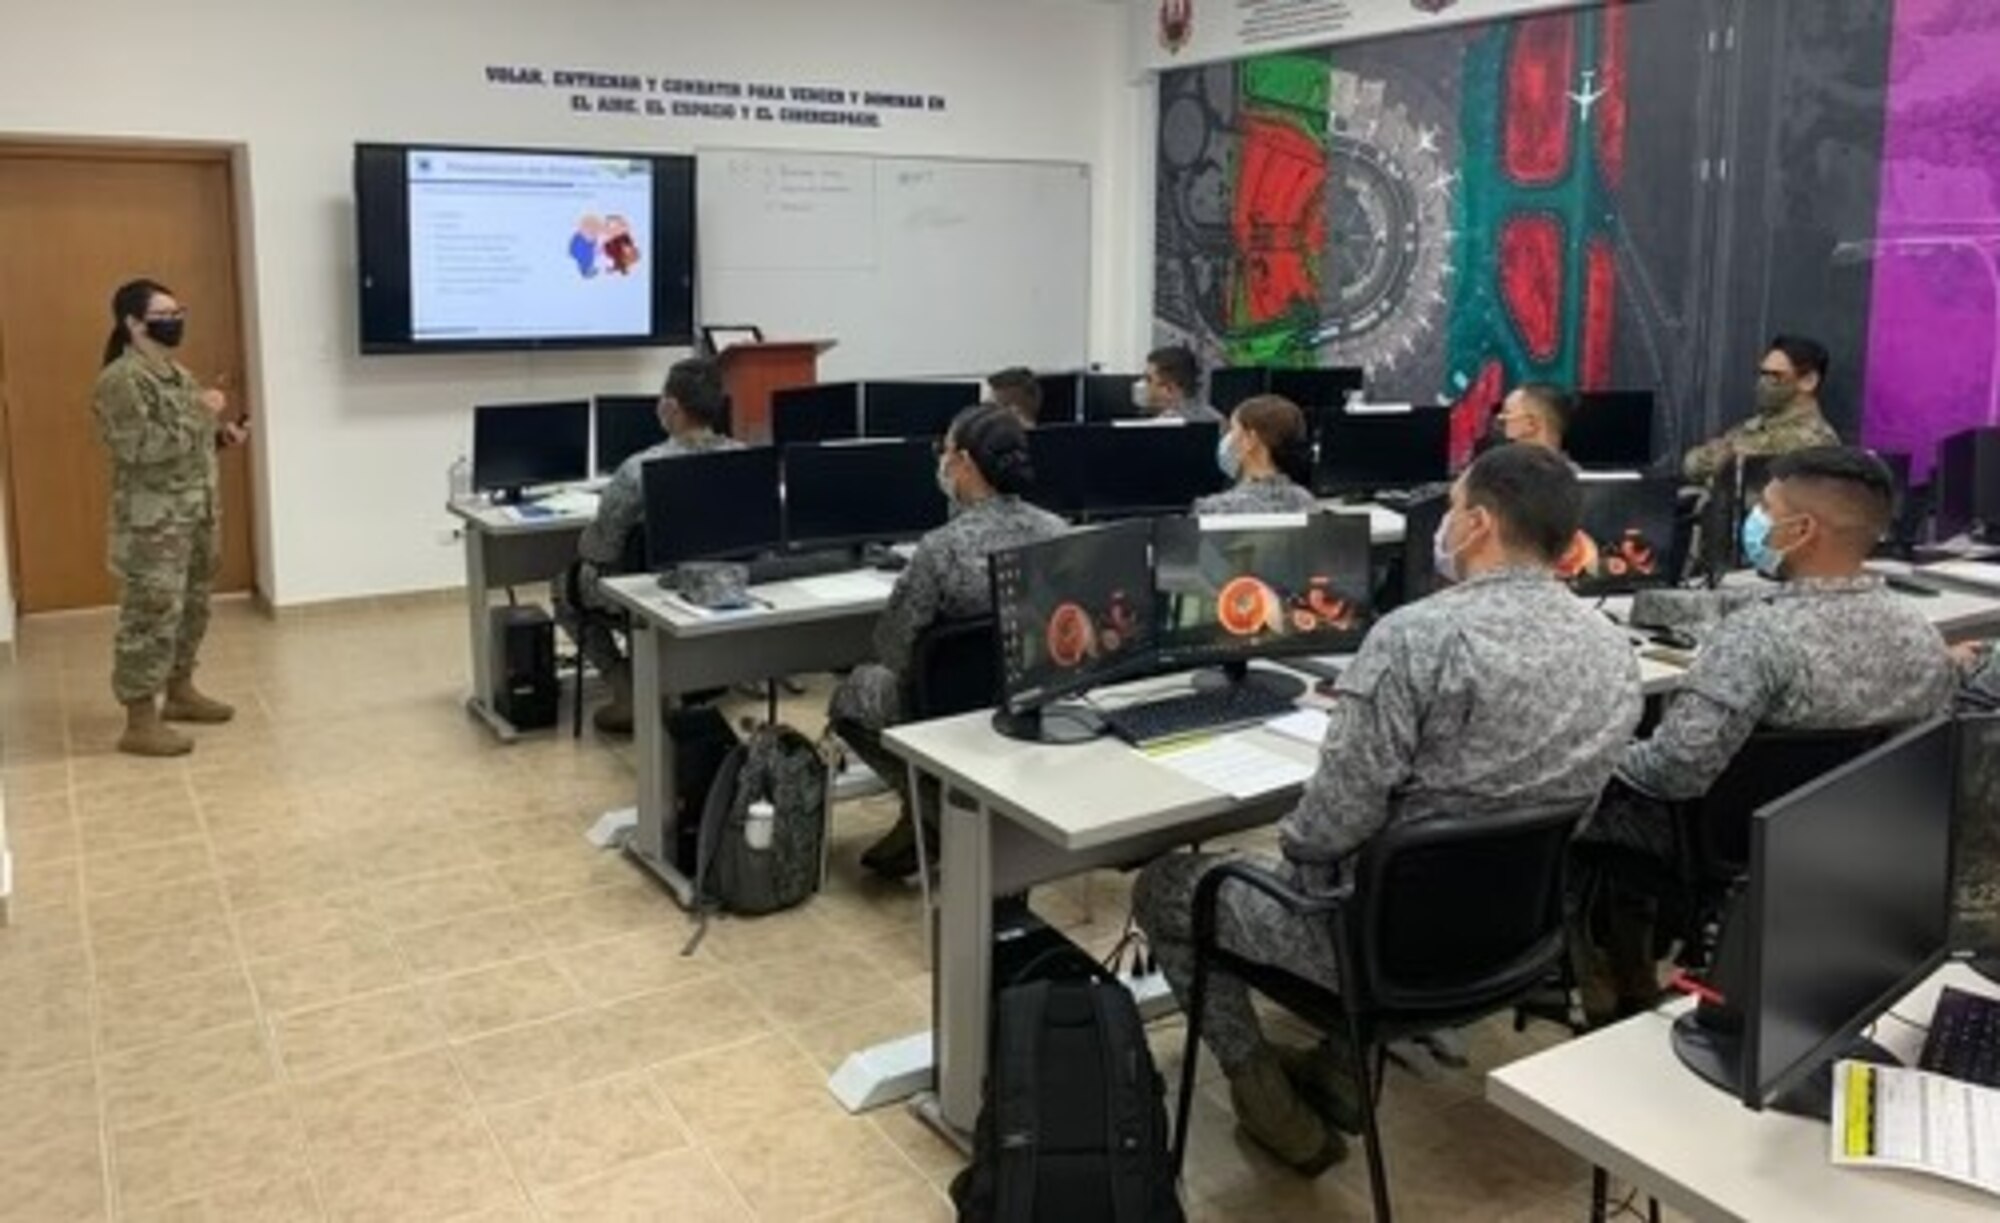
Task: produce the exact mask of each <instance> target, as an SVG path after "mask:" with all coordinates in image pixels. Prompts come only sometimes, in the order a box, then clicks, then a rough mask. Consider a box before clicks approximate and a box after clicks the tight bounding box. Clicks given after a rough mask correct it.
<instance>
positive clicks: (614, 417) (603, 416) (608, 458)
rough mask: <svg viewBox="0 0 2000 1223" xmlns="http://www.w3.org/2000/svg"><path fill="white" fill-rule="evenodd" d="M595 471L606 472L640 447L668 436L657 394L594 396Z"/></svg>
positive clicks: (605, 474) (663, 439)
mask: <svg viewBox="0 0 2000 1223" xmlns="http://www.w3.org/2000/svg"><path fill="white" fill-rule="evenodd" d="M596 408H597V474H598V475H600V476H608V475H610V474H611V473H612V472H614V471H617V470H618V466H619V464H621V463H623V462H624V461H625V460H626V459H629V458H631V457H632V456H633V455H635V454H638V453H639V452H640V451H642V450H645V449H647V448H648V447H651V446H657V445H659V444H660V443H661V442H664V441H666V440H667V430H666V426H664V425H662V424H661V423H660V397H659V396H658V395H599V396H598V397H597V404H596Z"/></svg>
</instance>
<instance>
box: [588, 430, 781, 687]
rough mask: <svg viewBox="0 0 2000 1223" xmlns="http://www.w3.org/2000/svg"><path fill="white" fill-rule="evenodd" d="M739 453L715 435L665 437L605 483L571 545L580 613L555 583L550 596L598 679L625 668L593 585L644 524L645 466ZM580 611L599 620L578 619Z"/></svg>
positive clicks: (615, 565) (608, 573)
mask: <svg viewBox="0 0 2000 1223" xmlns="http://www.w3.org/2000/svg"><path fill="white" fill-rule="evenodd" d="M742 448H743V443H741V442H739V441H736V440H735V439H733V438H729V437H724V436H723V435H722V434H720V433H697V434H693V435H691V436H688V437H670V438H668V439H667V440H666V441H664V442H661V443H659V444H658V445H656V446H649V447H647V448H646V449H644V450H641V451H640V452H639V453H637V454H635V455H632V456H630V457H628V458H627V459H626V460H625V461H624V462H623V463H620V464H619V465H618V470H617V471H616V472H614V473H612V476H611V482H610V483H609V484H606V485H605V486H604V491H603V493H601V494H600V495H599V496H598V499H597V516H596V517H595V518H593V519H591V522H590V525H589V526H587V527H585V528H584V529H583V536H582V538H580V539H578V540H577V544H576V553H577V556H578V557H579V558H580V559H581V560H582V561H583V565H582V568H581V571H580V572H579V573H578V574H577V590H578V593H579V595H580V597H581V598H580V601H581V602H582V604H583V609H578V608H576V607H573V606H571V605H570V604H569V602H568V600H567V598H566V597H565V596H566V592H565V591H564V590H563V589H562V586H561V583H558V584H557V588H556V592H555V604H556V619H557V620H558V621H560V622H561V623H562V625H563V629H564V631H565V632H567V633H569V634H570V637H571V639H572V640H574V641H575V642H576V643H577V648H578V649H579V650H581V651H582V652H583V656H584V657H585V658H587V659H589V660H590V665H591V666H593V667H595V668H597V673H598V674H599V675H610V674H612V673H613V672H614V671H616V670H618V669H620V668H622V667H623V666H624V665H625V651H624V650H623V648H621V647H620V646H619V644H618V638H617V636H616V635H615V634H614V633H613V632H612V631H611V628H610V627H609V625H608V624H607V623H606V622H605V618H604V617H605V615H606V614H611V613H614V612H615V610H616V609H615V608H613V607H612V605H611V604H609V603H607V602H606V601H605V600H604V599H603V598H602V596H600V595H599V594H598V592H597V582H598V579H599V578H600V577H615V576H617V575H618V573H619V571H620V566H621V564H622V562H623V558H624V554H625V542H626V540H627V538H628V537H629V536H630V535H631V534H632V532H633V531H635V530H637V529H638V528H639V527H640V526H642V525H644V523H645V521H646V489H645V485H644V483H643V482H642V481H643V476H644V471H645V467H646V464H648V463H650V462H652V461H653V460H655V459H674V458H679V457H681V456H682V455H688V454H701V453H704V452H706V451H711V450H741V449H742ZM583 610H588V611H590V612H595V613H599V614H597V615H584V614H582V611H583Z"/></svg>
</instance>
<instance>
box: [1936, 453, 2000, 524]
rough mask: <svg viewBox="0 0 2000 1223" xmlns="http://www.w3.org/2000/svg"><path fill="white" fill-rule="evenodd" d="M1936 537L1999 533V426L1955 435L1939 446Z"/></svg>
mask: <svg viewBox="0 0 2000 1223" xmlns="http://www.w3.org/2000/svg"><path fill="white" fill-rule="evenodd" d="M1933 479H1935V480H1936V481H1937V534H1938V538H1939V539H1951V538H1953V537H1956V536H1958V535H1961V534H1964V533H1966V532H1968V531H1970V532H1972V533H1974V534H1975V535H1977V536H1979V537H1980V538H1991V537H1992V535H1993V533H1994V532H1996V531H2000V427H1994V428H1985V429H1968V430H1966V431H1965V432H1963V433H1954V434H1952V435H1951V436H1950V437H1948V438H1946V439H1944V441H1943V442H1942V443H1940V444H1939V446H1938V466H1937V473H1936V475H1935V476H1934V477H1933Z"/></svg>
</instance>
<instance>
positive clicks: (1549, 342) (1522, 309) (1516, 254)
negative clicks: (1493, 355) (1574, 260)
mask: <svg viewBox="0 0 2000 1223" xmlns="http://www.w3.org/2000/svg"><path fill="white" fill-rule="evenodd" d="M1562 284H1563V224H1562V221H1561V220H1560V219H1559V218H1557V217H1554V216H1551V215H1550V214H1548V213H1530V214H1528V215H1527V216H1520V217H1515V218H1514V219H1513V220H1510V221H1508V222H1507V223H1506V225H1504V226H1502V227H1501V230H1500V297H1501V300H1502V301H1504V302H1505V303H1506V305H1507V317H1508V318H1509V319H1511V320H1512V321H1513V324H1514V330H1515V331H1517V332H1519V333H1520V336H1521V342H1522V343H1523V344H1525V345H1527V347H1528V355H1529V356H1531V357H1533V358H1534V359H1535V361H1536V362H1537V363H1541V362H1548V361H1553V360H1555V359H1556V350H1557V346H1558V345H1559V344H1560V343H1561V340H1562V307H1563V300H1562V296H1563V292H1562Z"/></svg>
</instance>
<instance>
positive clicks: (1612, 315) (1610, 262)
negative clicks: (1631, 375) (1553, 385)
mask: <svg viewBox="0 0 2000 1223" xmlns="http://www.w3.org/2000/svg"><path fill="white" fill-rule="evenodd" d="M1617 322H1618V254H1617V252H1616V251H1615V250H1613V249H1612V246H1611V243H1609V242H1608V241H1606V240H1605V239H1603V238H1592V239H1591V241H1590V251H1589V253H1588V254H1587V255H1586V256H1585V262H1584V272H1583V381H1582V389H1583V390H1586V391H1602V390H1607V389H1609V388H1610V386H1611V340H1612V337H1613V336H1614V335H1615V334H1616V332H1617Z"/></svg>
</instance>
